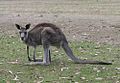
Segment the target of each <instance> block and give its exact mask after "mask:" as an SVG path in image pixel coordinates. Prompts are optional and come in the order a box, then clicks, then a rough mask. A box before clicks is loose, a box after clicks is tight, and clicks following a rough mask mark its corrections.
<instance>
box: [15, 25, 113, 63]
mask: <svg viewBox="0 0 120 83" xmlns="http://www.w3.org/2000/svg"><path fill="white" fill-rule="evenodd" d="M15 25H16V27H17V29H19V33H20V37H21V40H22V41H23V42H24V43H25V44H26V45H27V53H28V60H29V61H34V64H42V65H48V64H50V63H51V56H50V49H49V47H50V46H56V47H62V48H63V49H64V51H65V52H66V54H67V56H68V57H69V58H70V59H72V61H74V62H75V63H79V64H101V65H111V64H112V63H108V62H102V61H91V60H81V59H79V58H76V57H75V56H74V55H73V52H72V50H71V48H70V47H69V45H68V41H67V39H66V37H65V35H64V34H63V32H62V31H61V30H60V28H59V27H57V26H56V25H54V24H52V23H40V24H38V25H36V26H35V27H34V28H33V29H31V30H30V31H28V29H29V28H30V24H27V25H26V26H25V27H22V26H20V25H18V24H15ZM39 45H42V46H43V49H44V57H43V60H41V59H36V58H35V55H36V54H35V51H36V47H37V46H39ZM29 46H32V47H34V52H33V60H32V59H30V57H29Z"/></svg>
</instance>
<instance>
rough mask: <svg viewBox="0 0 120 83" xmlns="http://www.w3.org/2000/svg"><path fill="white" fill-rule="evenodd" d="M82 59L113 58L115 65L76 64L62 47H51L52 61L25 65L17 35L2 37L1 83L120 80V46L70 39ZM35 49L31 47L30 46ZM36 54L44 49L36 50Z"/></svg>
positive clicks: (72, 46) (75, 51) (110, 81)
mask: <svg viewBox="0 0 120 83" xmlns="http://www.w3.org/2000/svg"><path fill="white" fill-rule="evenodd" d="M70 46H71V48H72V49H73V52H74V54H75V55H76V56H77V57H80V58H82V59H91V60H95V59H96V60H102V61H111V62H113V65H82V64H74V63H73V62H72V61H71V60H69V59H68V57H67V56H66V55H65V53H64V51H63V50H61V49H60V50H58V49H56V48H54V47H52V54H51V55H52V64H50V65H49V66H40V65H37V66H35V65H33V66H25V65H24V63H27V62H28V61H27V54H26V48H25V45H24V44H23V43H21V42H20V40H19V38H18V37H8V36H4V35H1V36H0V49H1V50H0V83H119V82H120V63H119V61H120V55H119V54H120V48H119V47H117V46H111V45H107V44H96V43H94V42H86V41H83V42H70ZM31 50H32V49H31ZM37 55H39V56H37V57H42V55H43V51H42V49H41V48H39V49H37Z"/></svg>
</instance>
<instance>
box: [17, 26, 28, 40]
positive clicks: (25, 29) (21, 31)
mask: <svg viewBox="0 0 120 83" xmlns="http://www.w3.org/2000/svg"><path fill="white" fill-rule="evenodd" d="M15 26H16V27H17V29H18V30H19V34H20V37H21V40H22V41H25V40H26V38H27V37H28V29H29V28H30V24H27V25H26V26H25V27H21V26H20V25H18V24H15Z"/></svg>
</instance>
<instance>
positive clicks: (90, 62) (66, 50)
mask: <svg viewBox="0 0 120 83" xmlns="http://www.w3.org/2000/svg"><path fill="white" fill-rule="evenodd" d="M62 48H63V49H64V50H65V52H66V54H67V55H68V57H70V59H72V60H73V61H74V62H75V63H78V64H101V65H112V63H108V62H102V61H92V60H81V59H78V58H77V57H75V56H74V55H73V52H72V50H71V49H70V47H69V46H68V43H63V45H62Z"/></svg>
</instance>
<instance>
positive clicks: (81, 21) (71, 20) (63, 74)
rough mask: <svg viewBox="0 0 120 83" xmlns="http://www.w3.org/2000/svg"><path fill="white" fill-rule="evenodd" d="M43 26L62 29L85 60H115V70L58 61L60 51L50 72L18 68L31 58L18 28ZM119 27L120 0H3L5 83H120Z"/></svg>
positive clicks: (0, 27) (0, 32)
mask: <svg viewBox="0 0 120 83" xmlns="http://www.w3.org/2000/svg"><path fill="white" fill-rule="evenodd" d="M42 22H50V23H53V24H56V25H57V26H58V27H60V28H61V29H62V31H63V32H64V34H65V35H66V37H67V39H68V41H69V42H70V44H71V47H72V49H73V51H74V53H75V55H81V56H80V57H81V58H83V59H85V57H87V58H89V59H97V60H99V59H101V60H106V61H109V60H110V61H112V62H114V65H113V66H93V65H92V66H91V65H85V66H84V65H78V64H72V62H70V61H69V60H68V59H67V58H64V57H63V56H59V57H56V55H65V54H64V53H63V52H60V50H59V51H56V49H55V50H53V51H54V53H53V55H55V56H53V57H52V60H53V64H52V65H50V66H48V67H47V69H46V67H41V66H40V67H39V66H33V67H29V66H27V67H24V66H23V65H19V64H18V63H19V62H20V64H21V63H22V62H23V63H25V62H26V61H27V57H26V56H25V55H26V52H25V45H24V44H23V43H21V42H20V40H19V36H18V31H17V29H16V27H15V24H16V23H17V24H20V25H22V26H25V25H26V24H28V23H31V29H32V28H33V27H34V26H35V25H36V24H38V23H42ZM119 22H120V0H0V44H1V45H0V60H1V61H0V73H1V76H0V82H2V81H3V83H5V82H7V83H9V80H11V79H13V80H15V81H16V82H18V83H24V82H30V83H33V81H34V83H42V82H44V83H46V82H47V83H48V82H49V83H64V82H66V83H67V82H71V83H79V81H80V80H81V81H80V82H81V83H89V82H91V83H110V82H111V83H119V82H120V78H119V73H120V72H119V70H120V69H119V68H120V66H119V59H120V56H119V52H120V49H119V46H120V42H119V41H120V24H119ZM71 42H72V43H71ZM79 42H80V43H79ZM115 46H117V47H115ZM40 53H42V51H41V52H38V54H40ZM16 55H19V56H16ZM82 55H84V56H82ZM87 55H89V56H87ZM97 55H101V56H97ZM58 58H59V59H58ZM60 58H64V59H60ZM56 59H57V60H56ZM67 60H68V61H67ZM11 61H13V63H12V62H11ZM66 61H67V62H66ZM7 63H11V64H7ZM12 64H17V65H12ZM33 71H34V73H33ZM106 71H107V72H106ZM113 71H114V72H113ZM71 72H72V73H71ZM56 73H57V74H56ZM91 73H92V75H91ZM96 73H97V74H96ZM49 74H51V77H49ZM54 74H56V75H55V76H54ZM16 76H18V77H16ZM29 79H31V80H29ZM57 79H59V80H57ZM66 79H67V80H66ZM1 80H2V81H1ZM4 80H5V82H4Z"/></svg>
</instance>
